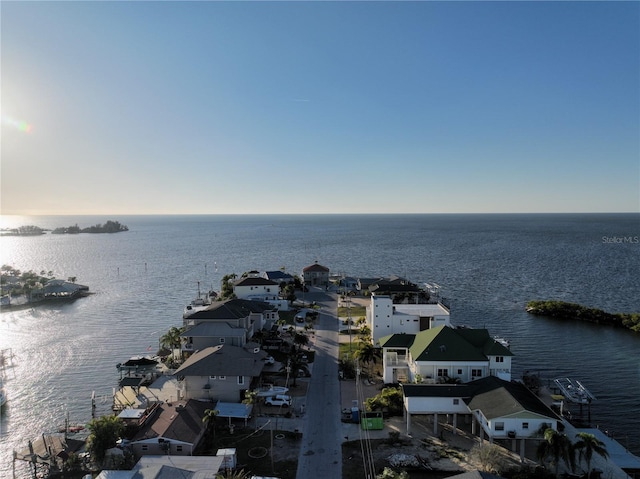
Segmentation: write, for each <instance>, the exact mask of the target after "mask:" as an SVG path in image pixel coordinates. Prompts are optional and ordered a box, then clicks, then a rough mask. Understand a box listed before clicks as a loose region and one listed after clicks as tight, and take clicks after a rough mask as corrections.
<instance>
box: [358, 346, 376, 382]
mask: <svg viewBox="0 0 640 479" xmlns="http://www.w3.org/2000/svg"><path fill="white" fill-rule="evenodd" d="M354 356H355V358H356V359H357V360H358V361H360V362H361V363H363V364H366V365H367V366H368V365H369V364H370V363H373V364H376V362H377V360H378V351H377V350H376V348H375V346H374V345H373V344H371V343H368V342H361V343H360V347H359V348H358V349H357V351H356V352H355V353H354ZM367 372H368V374H369V376H371V372H370V371H369V368H367Z"/></svg>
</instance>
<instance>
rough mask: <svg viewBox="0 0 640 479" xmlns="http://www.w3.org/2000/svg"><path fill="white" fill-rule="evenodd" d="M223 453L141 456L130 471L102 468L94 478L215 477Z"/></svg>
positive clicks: (200, 478) (221, 466)
mask: <svg viewBox="0 0 640 479" xmlns="http://www.w3.org/2000/svg"><path fill="white" fill-rule="evenodd" d="M225 459H226V458H225V456H224V455H215V456H166V455H165V456H146V455H145V456H142V457H141V458H140V460H138V462H137V463H136V465H135V466H134V467H133V469H131V470H130V471H122V470H117V471H113V470H103V471H102V472H101V473H100V474H99V475H98V476H97V477H96V478H95V479H167V478H174V477H175V478H180V479H186V478H190V479H195V478H197V479H216V478H217V477H218V476H217V474H218V473H219V472H220V471H221V470H224V468H223V464H224V463H225Z"/></svg>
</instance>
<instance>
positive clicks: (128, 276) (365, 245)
mask: <svg viewBox="0 0 640 479" xmlns="http://www.w3.org/2000/svg"><path fill="white" fill-rule="evenodd" d="M109 219H112V220H117V221H120V222H121V223H123V224H126V225H127V226H128V227H129V229H130V231H129V232H126V233H119V234H115V235H107V234H102V235H88V234H82V235H77V236H67V235H50V234H47V235H43V236H39V237H26V238H18V237H2V238H0V255H1V263H2V264H10V265H12V266H14V267H16V268H18V269H21V270H30V269H31V270H34V271H37V272H38V271H41V270H47V271H48V270H52V271H53V272H54V274H55V275H56V276H57V277H59V278H67V277H69V276H76V277H77V281H78V283H81V284H85V285H88V286H89V287H90V288H91V291H92V292H94V293H95V294H93V295H92V296H90V297H88V298H83V299H81V300H78V301H76V302H74V303H72V304H68V305H60V306H48V307H38V308H34V309H26V310H21V311H3V312H2V314H1V318H0V348H3V349H4V348H12V350H13V351H14V353H15V355H16V358H15V366H14V367H13V368H10V369H7V370H6V372H5V374H6V378H5V388H6V390H7V393H8V396H9V399H10V402H9V403H8V405H7V407H6V410H5V411H4V412H3V414H2V416H1V422H0V477H3V478H4V477H10V476H11V451H12V450H13V449H18V448H22V447H25V446H26V443H27V440H28V439H32V438H35V437H37V436H38V435H40V434H41V433H42V432H46V431H52V430H56V429H57V428H58V426H60V425H62V424H63V422H64V417H65V414H67V413H68V414H69V415H70V418H71V421H72V422H78V423H84V422H86V421H88V420H89V419H90V416H91V402H90V396H91V393H92V391H95V392H96V394H97V395H98V410H99V412H106V411H107V410H108V406H109V404H110V402H109V400H108V397H109V396H110V395H111V392H112V389H113V387H114V386H115V385H116V383H117V371H116V367H115V366H116V364H117V363H118V362H122V361H124V360H126V359H128V358H129V357H130V356H133V355H137V354H146V353H147V351H148V350H149V349H153V350H155V349H156V348H157V346H158V338H159V336H161V335H162V334H163V333H164V332H165V331H166V330H167V329H168V328H169V327H171V326H179V325H180V324H181V318H182V310H183V308H184V305H185V304H186V303H187V302H189V301H190V300H191V299H193V298H194V297H195V296H196V293H197V287H198V281H199V282H200V284H201V288H202V290H203V291H204V290H207V289H209V288H211V287H212V286H213V287H214V288H216V289H218V287H219V281H220V279H221V277H222V276H223V275H224V274H227V273H237V274H241V273H242V272H244V271H248V270H251V269H258V270H275V269H279V268H280V267H282V266H284V267H285V268H286V270H287V271H288V272H291V273H295V274H300V271H301V269H302V268H303V267H304V266H307V265H309V264H311V263H313V261H315V260H318V261H319V262H320V263H322V264H324V265H326V266H328V267H330V268H331V270H332V272H343V273H346V274H349V275H353V276H377V275H390V274H398V275H401V276H406V277H407V278H409V279H411V280H412V281H414V282H421V281H435V282H437V283H438V284H440V285H441V286H442V291H443V294H444V296H446V297H447V298H448V299H449V300H450V302H451V305H452V311H451V314H452V322H453V323H454V324H456V325H461V324H465V325H468V326H472V327H486V328H488V329H489V331H490V333H492V334H495V335H500V336H504V337H507V338H509V339H510V340H511V345H512V346H511V348H512V350H513V352H514V353H515V354H516V357H515V364H514V377H520V376H521V374H522V373H523V372H524V371H525V370H529V371H535V372H540V373H541V374H542V376H543V377H546V378H553V377H555V376H559V375H567V376H570V377H574V378H576V379H580V380H582V381H583V382H584V383H585V385H586V386H587V387H588V388H589V389H590V390H591V391H592V392H593V393H594V394H595V395H596V397H597V399H598V400H597V401H596V402H595V403H594V404H593V406H592V422H593V423H594V424H598V425H600V426H601V427H602V428H606V429H607V430H609V431H610V432H613V433H614V434H615V435H616V436H617V438H618V439H619V441H620V442H621V443H622V444H623V445H625V446H627V447H628V448H629V449H630V450H631V451H632V452H634V453H636V454H640V433H639V432H638V431H640V335H634V334H632V333H630V332H627V331H623V330H617V329H610V328H603V327H598V326H595V325H591V324H584V323H579V322H571V321H569V322H559V321H555V320H549V319H544V318H539V317H534V316H530V315H528V314H527V313H526V312H525V311H524V306H525V304H526V302H527V301H529V300H531V299H560V300H565V301H571V302H577V303H582V304H585V305H589V306H593V307H598V308H602V309H605V310H608V311H611V312H635V311H640V274H639V273H638V272H639V271H640V244H638V242H637V239H635V238H638V237H640V215H638V214H566V215H564V214H557V215H327V216H324V215H318V216H287V215H283V216H280V215H270V216H129V217H127V216H125V217H117V218H116V217H82V216H81V217H63V216H58V217H2V222H3V225H2V226H3V227H7V226H12V225H17V226H19V225H24V224H35V225H38V226H41V227H47V228H55V227H58V226H69V225H73V224H76V223H77V224H78V225H79V226H81V227H85V226H90V225H93V224H97V223H104V222H105V221H107V220H109ZM611 238H618V239H613V240H611ZM103 399H104V402H103Z"/></svg>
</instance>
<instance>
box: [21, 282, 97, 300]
mask: <svg viewBox="0 0 640 479" xmlns="http://www.w3.org/2000/svg"><path fill="white" fill-rule="evenodd" d="M88 291H89V287H88V286H84V285H82V284H76V283H72V282H70V281H64V280H62V279H50V280H49V281H47V282H46V284H45V285H44V286H43V287H42V288H37V289H34V290H32V291H31V293H30V295H29V301H32V302H37V301H45V300H67V299H75V298H78V297H80V296H82V295H83V294H87V292H88Z"/></svg>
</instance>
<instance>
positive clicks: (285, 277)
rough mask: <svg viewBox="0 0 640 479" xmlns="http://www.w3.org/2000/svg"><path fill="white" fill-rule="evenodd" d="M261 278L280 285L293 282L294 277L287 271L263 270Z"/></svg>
mask: <svg viewBox="0 0 640 479" xmlns="http://www.w3.org/2000/svg"><path fill="white" fill-rule="evenodd" d="M262 277H263V278H265V279H268V280H270V281H273V282H274V283H276V284H278V285H280V284H282V283H287V284H292V283H294V282H295V278H294V277H293V276H292V275H290V274H289V273H285V272H284V271H281V270H277V271H265V272H264V273H263V275H262Z"/></svg>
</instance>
